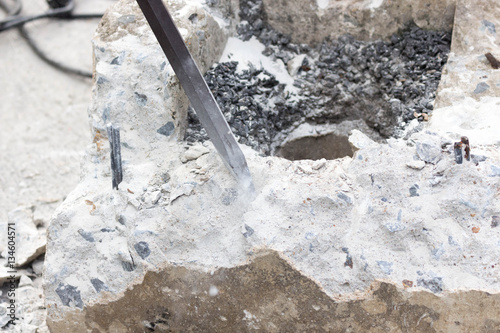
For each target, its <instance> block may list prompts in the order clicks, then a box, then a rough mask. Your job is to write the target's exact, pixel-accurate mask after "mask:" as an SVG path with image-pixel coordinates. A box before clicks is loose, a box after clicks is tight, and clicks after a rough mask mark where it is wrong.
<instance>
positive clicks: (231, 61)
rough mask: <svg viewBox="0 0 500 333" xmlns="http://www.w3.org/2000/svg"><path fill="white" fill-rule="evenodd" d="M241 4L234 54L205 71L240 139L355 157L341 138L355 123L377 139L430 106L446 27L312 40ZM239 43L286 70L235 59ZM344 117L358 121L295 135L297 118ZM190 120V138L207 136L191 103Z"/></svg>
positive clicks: (301, 152) (286, 153)
mask: <svg viewBox="0 0 500 333" xmlns="http://www.w3.org/2000/svg"><path fill="white" fill-rule="evenodd" d="M240 11H241V12H240V18H241V23H240V24H239V26H238V29H237V34H238V36H237V37H238V38H239V42H234V40H233V43H235V45H236V47H233V53H229V54H228V55H227V56H226V58H225V59H224V58H223V59H221V62H220V63H217V64H215V65H214V66H213V67H212V68H211V69H210V70H209V71H208V72H207V74H206V76H205V78H206V80H207V83H208V85H209V87H210V88H211V90H212V92H213V94H214V96H215V98H216V100H217V102H218V104H219V105H220V107H221V110H222V112H223V113H224V116H225V118H226V120H227V121H228V123H229V125H230V127H231V130H232V131H233V133H234V134H235V136H236V137H237V139H238V141H239V143H241V144H246V145H249V146H251V147H252V148H254V149H255V150H256V151H258V152H260V153H261V154H262V155H277V156H282V157H285V158H288V159H294V160H296V159H304V158H307V159H320V158H326V159H334V158H338V157H344V156H351V155H352V152H351V151H350V147H349V145H348V143H347V138H348V136H349V132H350V131H351V130H353V129H359V130H361V131H362V132H363V133H365V134H366V135H368V136H369V137H370V138H372V139H373V140H375V141H379V142H380V141H383V140H384V139H387V138H389V137H391V136H400V135H401V134H402V133H403V130H404V128H405V126H407V125H408V123H409V122H410V121H412V120H414V119H416V121H423V120H424V119H426V118H427V116H422V114H425V115H428V114H430V113H431V112H432V109H433V101H434V98H435V91H436V89H437V86H438V83H439V80H440V78H441V70H442V67H443V66H444V64H445V63H446V61H447V57H448V53H449V47H450V43H451V32H436V31H425V30H423V29H420V28H417V27H416V26H413V27H410V26H409V27H407V29H406V30H405V31H402V32H401V33H400V34H399V35H394V36H392V37H391V38H390V39H389V40H387V41H382V40H375V41H368V42H365V41H359V40H356V39H354V38H353V37H351V36H342V37H339V38H338V39H335V40H330V39H325V40H324V41H323V42H322V43H319V44H318V45H317V46H315V47H312V46H309V45H305V44H295V43H293V42H291V39H290V38H289V37H288V36H286V35H285V34H282V33H280V32H278V31H276V30H274V29H273V28H272V27H271V26H270V25H268V24H267V23H266V14H265V13H264V10H263V6H262V0H255V1H251V2H250V1H243V0H242V1H240ZM311 33H314V32H312V31H311ZM244 41H246V42H247V44H241V43H244ZM238 43H239V44H238ZM256 45H257V46H256ZM258 45H260V46H258ZM253 47H255V49H252V48H253ZM259 47H261V49H259ZM238 50H244V52H243V53H246V54H248V53H254V54H262V55H263V57H267V58H266V59H269V61H273V62H274V63H275V64H281V66H282V69H283V71H284V72H285V73H283V71H282V72H279V71H276V69H273V68H271V67H272V66H269V67H266V66H265V65H263V66H262V67H261V64H263V63H265V61H257V62H256V63H254V64H253V66H245V65H242V63H243V62H244V61H241V59H240V58H239V57H240V55H238ZM240 53H241V51H240ZM266 61H267V60H266ZM284 74H286V75H284ZM285 76H287V77H288V78H289V81H287V79H286V78H284V77H285ZM346 121H351V122H357V123H356V124H357V125H356V126H351V127H350V128H349V129H348V131H343V132H342V131H341V132H338V131H335V130H333V131H330V132H328V131H327V132H321V133H312V134H311V133H306V134H303V135H297V133H295V132H296V131H297V129H298V128H300V127H301V126H302V125H303V124H310V125H312V126H313V127H314V126H323V125H325V126H337V125H340V124H342V123H344V122H346ZM188 122H189V126H188V129H187V132H186V140H187V141H188V142H194V141H204V140H207V139H208V136H207V135H206V132H205V131H204V130H203V129H202V128H201V126H200V124H199V122H198V120H197V117H196V115H195V114H194V113H193V112H192V111H191V110H190V111H189V113H188ZM358 125H359V126H358ZM294 150H296V151H295V152H294Z"/></svg>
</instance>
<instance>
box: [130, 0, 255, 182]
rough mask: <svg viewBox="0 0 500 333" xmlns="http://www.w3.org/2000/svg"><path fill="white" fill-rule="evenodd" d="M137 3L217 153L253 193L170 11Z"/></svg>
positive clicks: (154, 0)
mask: <svg viewBox="0 0 500 333" xmlns="http://www.w3.org/2000/svg"><path fill="white" fill-rule="evenodd" d="M137 3H138V4H139V7H140V8H141V10H142V12H143V13H144V16H145V17H146V20H147V21H148V23H149V25H150V27H151V29H152V30H153V33H154V34H155V36H156V39H157V40H158V42H159V44H160V46H161V48H162V49H163V52H165V55H166V56H167V59H168V61H169V62H170V64H171V65H172V68H173V69H174V72H175V74H176V75H177V77H178V79H179V81H180V83H181V85H182V88H183V89H184V92H185V93H186V95H187V97H188V98H189V101H190V102H191V105H192V107H193V109H194V110H195V112H196V114H197V115H198V118H199V119H200V122H201V124H202V125H203V127H204V128H205V130H206V131H207V134H208V136H209V137H210V139H211V140H212V143H213V144H214V146H215V148H216V149H217V152H218V153H219V155H220V156H221V157H222V160H223V161H224V163H225V164H226V166H227V167H228V169H229V170H230V171H231V172H232V173H233V175H234V176H235V177H236V179H237V180H238V181H239V182H240V184H241V185H243V186H245V187H247V188H250V189H253V182H252V177H251V175H250V170H249V169H248V165H247V161H246V159H245V155H243V152H242V151H241V148H240V147H239V146H238V143H237V142H236V139H235V137H234V135H233V133H232V132H231V129H230V128H229V125H228V124H227V122H226V119H225V118H224V115H223V114H222V112H221V110H220V109H219V106H218V105H217V102H216V101H215V99H214V96H213V95H212V92H211V91H210V89H209V88H208V85H207V83H206V82H205V79H204V78H203V75H202V74H201V72H200V70H199V69H198V66H197V65H196V63H195V61H194V59H193V57H192V56H191V53H189V50H188V48H187V46H186V44H185V43H184V40H183V39H182V36H181V34H180V33H179V30H177V27H176V26H175V24H174V21H173V19H172V17H171V16H170V13H169V12H168V10H167V8H166V7H165V5H164V4H163V2H162V0H137Z"/></svg>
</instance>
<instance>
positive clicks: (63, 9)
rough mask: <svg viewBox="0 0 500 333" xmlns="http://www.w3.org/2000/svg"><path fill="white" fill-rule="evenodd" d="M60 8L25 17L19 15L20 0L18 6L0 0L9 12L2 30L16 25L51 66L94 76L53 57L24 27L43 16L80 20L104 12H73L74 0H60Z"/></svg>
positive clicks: (34, 49)
mask: <svg viewBox="0 0 500 333" xmlns="http://www.w3.org/2000/svg"><path fill="white" fill-rule="evenodd" d="M53 1H54V0H53ZM56 3H58V4H59V6H60V7H59V8H52V9H50V10H49V11H47V12H46V13H43V14H39V15H34V16H28V17H23V16H19V15H18V14H19V12H20V11H21V8H22V4H21V1H20V0H16V2H15V4H16V6H15V7H13V8H9V7H8V6H7V5H6V4H5V3H4V2H3V1H2V0H0V7H2V8H3V9H4V10H5V11H7V12H8V16H7V19H4V20H2V21H0V32H2V31H5V30H8V29H12V28H14V27H17V28H19V31H20V32H21V36H22V37H23V38H24V39H25V40H26V42H27V43H28V45H29V47H30V48H31V49H32V50H33V52H34V53H35V54H36V55H37V56H38V57H39V58H40V59H42V60H43V61H44V62H46V63H47V64H49V65H50V66H52V67H54V68H56V69H59V70H61V71H63V72H65V73H71V74H76V75H79V76H83V77H88V78H92V73H91V72H89V71H86V70H80V69H76V68H73V67H70V66H67V65H65V64H63V63H61V62H59V61H56V60H53V59H51V58H50V57H49V56H48V55H47V54H46V53H45V52H44V51H43V50H42V49H41V48H40V47H39V46H38V45H37V44H36V42H35V41H34V39H33V38H32V37H31V36H30V34H29V33H28V30H27V29H26V28H25V27H24V24H26V23H28V22H31V21H35V20H39V19H42V18H57V19H68V20H78V19H90V18H101V17H102V14H72V13H71V12H72V10H73V8H74V3H73V1H72V0H69V1H67V2H66V1H63V2H58V1H56Z"/></svg>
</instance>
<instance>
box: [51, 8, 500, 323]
mask: <svg viewBox="0 0 500 333" xmlns="http://www.w3.org/2000/svg"><path fill="white" fill-rule="evenodd" d="M176 3H180V2H177V1H176ZM330 3H331V2H330ZM323 5H324V3H322V6H323ZM135 6H136V5H135V3H134V2H133V1H132V0H123V1H121V2H120V3H119V4H118V5H117V6H116V7H114V8H113V9H112V10H111V11H110V12H109V13H108V16H107V17H106V18H105V19H104V21H103V24H102V29H105V30H106V29H107V28H106V27H115V28H116V30H113V29H114V28H113V29H111V30H110V31H107V30H106V32H103V33H104V36H105V39H101V38H100V37H97V39H96V40H95V43H94V44H95V47H96V82H95V85H94V91H93V96H94V97H93V102H92V105H91V108H90V110H89V114H90V116H91V119H92V134H93V137H94V140H93V141H94V142H93V144H92V145H90V146H89V147H88V149H87V152H86V155H85V159H84V161H83V164H82V166H83V167H82V169H83V172H82V180H81V182H80V184H79V185H78V186H77V187H76V188H75V190H74V191H73V192H72V193H71V194H70V195H69V196H68V198H67V199H66V200H65V202H64V203H63V204H62V205H61V206H60V207H59V209H58V210H57V212H56V214H55V216H54V218H53V220H52V223H51V225H50V228H49V231H48V247H47V260H46V264H45V270H44V273H45V277H46V282H45V292H46V306H47V309H48V325H49V327H50V329H51V330H52V331H53V332H65V331H75V332H92V331H93V332H112V331H113V332H129V331H130V332H134V331H142V330H148V329H149V330H151V329H153V330H158V331H169V330H170V331H179V332H180V331H211V330H218V331H234V330H236V331H251V330H262V331H271V332H273V331H276V332H279V331H283V330H293V331H320V330H324V331H340V332H349V331H354V332H356V331H367V332H382V331H389V332H400V331H405V330H407V331H416V332H453V331H458V332H460V331H472V332H476V331H477V332H481V331H483V332H496V331H498V329H499V327H500V315H499V313H498V310H497V309H498V305H499V304H498V303H499V290H500V281H499V280H498V274H499V270H500V266H499V265H500V263H499V262H498V258H499V257H500V240H499V239H500V234H499V233H500V229H499V228H498V224H499V222H498V216H500V197H499V196H498V189H499V188H500V178H499V176H500V154H499V152H498V144H497V143H496V142H494V141H493V142H492V141H489V142H487V141H484V142H482V143H481V144H477V143H473V142H475V141H471V144H472V146H473V147H472V149H473V150H472V151H473V157H472V160H471V161H465V162H464V163H463V164H456V163H455V158H454V155H453V140H454V139H455V137H456V136H457V135H459V134H460V133H458V132H457V133H453V134H449V133H435V132H434V131H433V130H432V129H433V127H432V126H435V125H434V124H431V126H430V127H427V128H426V129H425V130H424V131H420V132H418V131H416V132H415V133H413V132H411V133H410V132H409V133H408V135H407V138H406V139H398V140H396V139H389V140H388V142H387V143H383V144H382V143H377V142H374V141H371V140H370V139H368V138H367V137H366V136H364V135H363V134H362V133H360V132H354V135H353V136H351V137H350V139H349V140H348V143H346V144H347V145H349V144H350V145H351V146H353V147H354V148H353V153H352V157H344V158H340V159H334V160H326V159H319V160H317V161H313V160H298V161H290V160H286V159H282V158H278V157H262V156H259V155H258V154H257V153H256V152H255V151H253V150H251V149H250V148H249V147H242V149H243V151H244V153H245V155H246V156H247V159H248V164H249V167H250V170H251V172H252V175H253V177H254V182H255V192H254V193H247V192H246V191H244V190H243V189H240V188H239V187H238V186H237V184H236V182H235V181H234V179H233V178H232V176H231V175H230V174H229V173H228V171H227V170H226V168H225V167H224V165H223V163H222V161H221V160H220V158H219V156H218V155H217V154H216V152H215V149H214V148H213V146H212V145H211V144H205V145H203V146H193V147H191V148H189V147H187V145H186V143H184V142H182V141H179V140H178V138H179V137H180V136H181V134H182V129H183V126H184V120H183V119H185V113H186V109H187V103H186V101H185V96H183V95H182V94H181V93H180V88H179V86H178V84H176V82H175V79H173V78H172V72H171V70H170V69H169V66H168V65H167V64H165V66H163V69H162V68H161V67H162V66H161V64H162V61H163V60H161V61H160V59H163V56H162V54H161V52H160V51H159V50H158V47H157V46H155V44H154V39H153V37H152V35H151V33H150V32H149V30H147V26H145V22H144V19H143V18H141V17H140V16H135V19H134V26H133V27H130V29H132V30H131V31H130V33H124V32H123V31H122V30H123V28H120V27H119V24H118V23H116V22H115V23H116V24H115V23H113V22H114V21H116V20H119V19H120V18H123V17H125V16H127V12H133V13H136V12H137V9H136V8H135ZM377 6H378V4H376V3H375V4H374V7H377ZM380 6H383V4H381V5H380ZM178 8H179V9H178V12H177V14H175V15H174V16H175V17H176V18H177V19H178V20H180V21H179V22H180V23H179V24H180V26H181V28H184V29H186V31H185V33H186V35H185V37H186V39H187V40H191V39H190V38H195V35H196V36H199V34H196V31H199V30H197V28H200V29H208V30H207V31H211V37H212V38H214V41H219V42H220V43H221V44H217V43H215V42H214V41H212V42H207V44H203V43H202V42H201V41H199V42H200V44H198V46H196V45H194V46H193V47H194V50H195V52H194V54H195V57H201V56H204V55H206V56H207V58H206V59H205V60H204V61H205V64H206V65H208V64H210V62H211V61H214V60H215V59H216V58H217V56H220V52H221V51H222V48H223V45H222V44H223V43H224V41H225V33H226V32H227V30H226V31H225V30H224V29H223V25H221V24H219V23H217V22H218V21H217V20H216V19H213V18H211V13H210V10H208V11H207V9H206V8H204V7H203V6H201V7H200V6H197V5H193V6H186V7H181V6H179V7H178ZM182 8H189V10H183V9H182ZM377 8H378V7H377ZM479 8H482V7H479ZM192 10H194V11H196V13H197V15H198V17H200V18H204V19H203V20H200V21H198V22H199V23H197V24H200V25H201V27H199V26H197V25H195V26H194V27H191V25H190V24H192V23H191V21H190V20H189V17H191V14H192V12H191V11H192ZM179 12H180V13H179ZM126 21H127V22H128V23H127V24H132V22H131V21H130V20H129V19H127V20H126ZM214 22H215V23H217V24H214ZM228 26H231V23H228ZM138 32H140V33H138ZM207 35H208V34H207ZM209 43H215V44H216V45H217V50H215V51H214V52H213V53H206V54H205V53H200V52H197V51H196V50H200V49H203V47H204V45H205V46H206V45H211V44H209ZM194 44H196V43H194ZM131 45H132V46H133V47H131ZM122 52H126V54H125V56H123V58H122V60H120V59H121V58H120V55H121V54H122ZM127 52H128V53H127ZM143 57H144V58H143ZM115 59H117V60H116V61H115ZM120 61H121V63H120V65H119V66H121V67H113V66H116V64H113V62H120ZM158 66H160V67H158ZM204 66H205V65H204ZM124 76H127V77H126V78H125V77H124ZM99 77H104V78H105V80H101V82H99ZM159 86H161V87H160V88H161V89H157V88H158V87H159ZM162 87H163V88H162ZM139 90H140V91H139ZM136 92H137V94H136ZM103 96H106V97H105V98H103ZM144 96H145V97H144ZM491 97H496V96H491ZM480 101H481V100H480ZM480 101H479V102H480ZM106 107H109V109H107V108H106ZM441 111H442V109H436V110H435V113H436V115H437V114H439V112H441ZM138 115H140V116H138ZM108 121H112V122H114V123H117V124H118V125H120V126H121V128H122V142H123V147H124V149H123V150H122V154H123V162H124V163H123V165H124V181H123V183H122V184H120V188H119V190H117V191H115V190H112V188H111V176H110V169H109V145H108V142H107V138H106V136H105V131H103V130H102V126H104V124H105V123H106V122H108ZM169 123H171V125H169V126H166V125H167V124H169ZM165 133H168V135H165ZM189 150H191V153H192V154H188V156H189V159H188V158H187V157H186V153H187V152H189Z"/></svg>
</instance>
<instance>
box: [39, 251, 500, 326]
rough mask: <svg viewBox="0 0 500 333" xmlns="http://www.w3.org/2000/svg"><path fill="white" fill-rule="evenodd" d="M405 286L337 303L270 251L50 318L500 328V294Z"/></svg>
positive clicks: (174, 273) (177, 274)
mask: <svg viewBox="0 0 500 333" xmlns="http://www.w3.org/2000/svg"><path fill="white" fill-rule="evenodd" d="M406 283H407V284H410V283H411V282H410V281H407V282H406ZM404 287H405V286H403V285H402V286H396V285H394V284H392V283H390V282H386V281H381V280H379V281H375V282H373V283H372V285H371V286H370V287H369V288H368V289H367V290H365V291H364V292H363V293H361V294H358V295H353V296H354V297H353V296H349V297H346V296H344V297H343V298H342V299H341V300H336V299H334V297H329V296H328V295H326V293H325V292H324V291H323V289H322V288H321V286H320V285H318V284H317V283H316V282H315V281H313V280H311V279H310V278H308V277H306V276H304V275H303V274H302V273H301V272H300V271H298V270H297V269H295V268H294V267H293V266H292V265H291V264H290V263H289V262H287V261H286V260H284V259H283V257H282V256H281V255H280V254H279V253H278V252H274V251H265V252H262V253H260V254H258V255H255V256H254V258H253V259H252V260H251V262H249V263H247V264H244V265H241V266H236V267H231V268H219V269H217V270H215V271H213V272H202V271H199V270H195V269H189V268H186V267H178V266H169V267H166V268H164V269H161V270H158V271H156V272H147V273H146V275H145V276H144V281H143V283H142V284H137V285H135V286H133V287H132V288H130V289H128V290H127V291H125V293H124V295H123V297H122V298H121V299H119V300H117V301H111V302H109V303H106V304H103V303H98V304H93V305H89V306H86V307H85V311H81V310H78V309H73V310H71V311H68V312H67V313H66V315H65V317H64V319H63V318H61V320H60V321H58V320H56V319H55V318H53V317H49V319H48V326H49V328H50V329H51V331H52V332H69V331H72V332H82V333H83V332H94V333H96V332H138V331H143V330H146V329H148V328H150V329H154V330H158V331H169V332H181V331H205V332H208V331H212V332H215V331H217V332H229V331H240V332H243V331H251V330H262V331H266V332H282V331H283V330H287V329H288V330H289V329H293V330H296V331H335V332H347V331H349V328H350V329H351V330H353V331H360V332H361V331H363V332H382V331H389V332H400V331H404V330H408V329H409V330H411V331H412V332H450V331H453V330H457V331H461V332H466V331H468V332H472V331H474V332H485V333H487V332H488V333H489V332H491V333H493V332H498V330H499V329H500V320H499V318H498V313H497V309H498V307H499V306H500V294H499V293H495V294H490V293H488V292H486V291H475V290H468V291H460V290H457V291H453V292H446V293H444V294H443V295H440V296H437V295H435V294H433V293H430V292H428V291H424V290H417V291H411V292H410V291H407V290H405V288H404ZM406 287H408V285H406ZM102 300H105V297H103V298H102ZM47 306H48V307H49V308H50V306H51V305H50V304H48V305H47Z"/></svg>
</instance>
